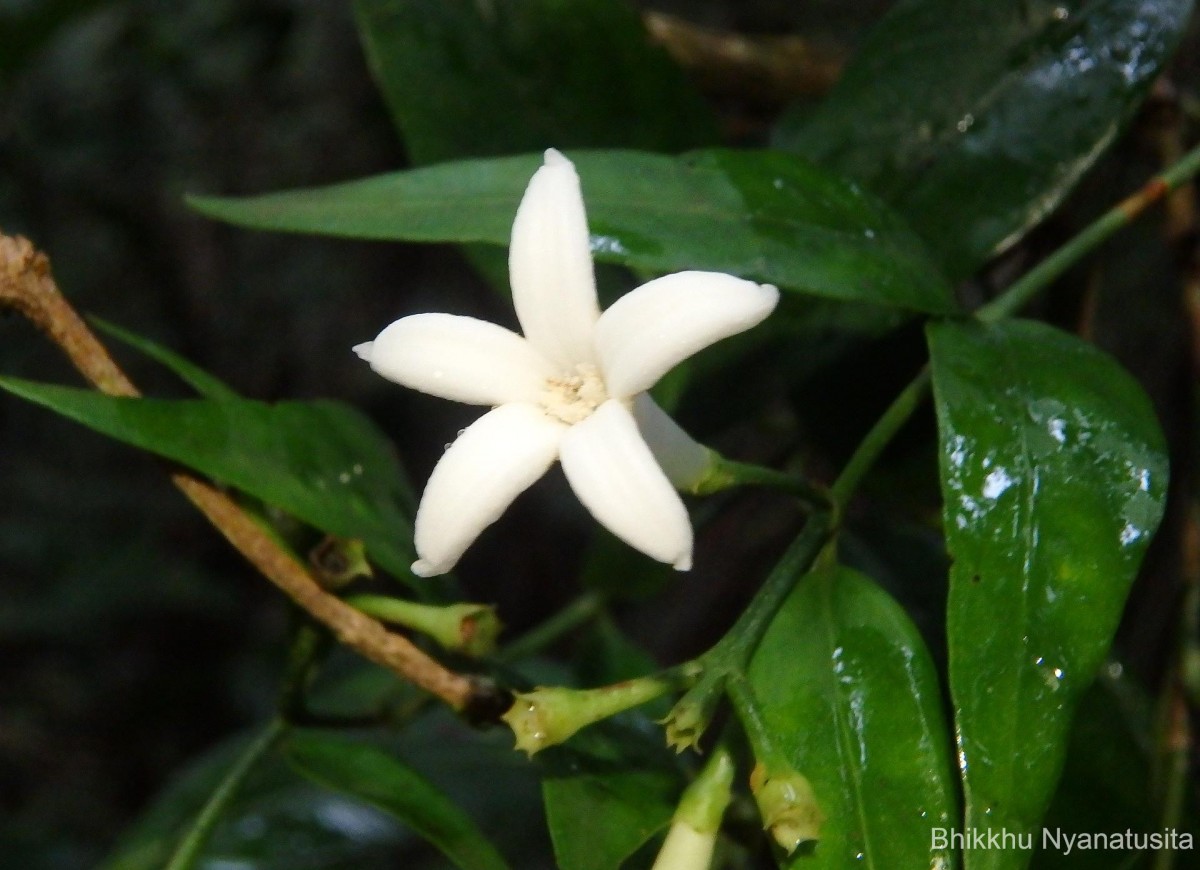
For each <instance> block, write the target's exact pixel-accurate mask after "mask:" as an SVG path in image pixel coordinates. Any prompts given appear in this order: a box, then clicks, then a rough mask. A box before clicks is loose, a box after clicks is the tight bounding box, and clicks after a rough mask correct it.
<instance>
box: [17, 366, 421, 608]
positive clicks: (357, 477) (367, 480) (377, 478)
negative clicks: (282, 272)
mask: <svg viewBox="0 0 1200 870" xmlns="http://www.w3.org/2000/svg"><path fill="white" fill-rule="evenodd" d="M0 389H4V390H7V391H8V392H10V393H12V394H14V395H17V396H20V397H22V398H24V399H28V400H29V401H31V402H35V403H36V404H39V405H42V406H43V407H46V408H49V409H50V410H52V411H55V412H56V413H59V414H62V415H63V416H65V417H69V418H70V419H72V420H75V421H77V422H79V423H82V424H83V425H85V426H87V427H88V428H90V429H94V430H96V431H97V432H101V433H103V434H105V435H108V436H109V437H112V438H116V439H117V440H119V441H124V442H125V443H127V444H132V445H133V446H135V447H140V448H142V449H143V450H148V451H150V452H152V453H156V454H158V455H159V456H163V457H165V458H167V459H171V460H174V461H176V462H179V463H181V464H183V465H186V466H187V467H189V468H192V469H194V470H196V471H198V472H200V473H201V474H204V475H207V476H209V477H211V478H213V479H214V480H216V481H218V482H219V483H222V484H227V485H229V486H232V487H234V488H236V489H239V490H241V491H242V492H245V493H248V494H249V495H252V496H254V497H255V498H258V499H261V500H262V501H264V502H267V503H268V504H272V505H275V506H276V507H279V508H281V509H282V510H284V511H286V512H288V513H290V514H292V515H294V516H296V517H297V518H299V519H300V520H302V521H304V522H306V523H308V524H309V525H312V526H315V527H316V528H318V529H321V530H322V531H324V532H327V533H329V534H331V535H337V536H338V537H343V538H359V539H361V540H363V541H364V542H365V543H366V546H367V554H368V556H369V557H370V558H371V559H372V560H373V561H374V562H376V563H377V564H378V565H379V566H380V567H382V568H383V569H384V570H386V571H388V572H389V573H391V574H393V575H394V576H396V577H397V578H399V579H401V580H404V581H405V582H406V583H408V584H409V585H410V586H412V587H413V588H414V589H417V590H419V591H422V592H425V593H429V592H430V591H432V590H433V589H434V588H435V586H434V585H433V584H430V583H428V582H427V581H423V580H421V578H418V577H415V576H414V575H412V574H411V573H410V572H409V570H408V566H409V565H410V564H411V563H412V560H413V558H414V557H413V554H412V551H411V541H412V527H411V524H410V523H409V521H408V519H407V518H406V516H405V514H404V512H403V510H402V509H401V507H400V505H402V504H404V500H405V496H404V491H405V486H406V484H405V482H404V478H403V474H402V472H401V470H400V467H399V465H398V463H397V462H396V458H395V455H394V454H393V451H392V447H391V445H390V444H389V443H388V441H387V440H386V439H385V438H384V437H383V436H382V435H381V434H380V433H379V431H378V430H377V429H376V428H375V427H374V425H373V424H372V423H371V422H370V421H369V420H368V419H367V418H366V417H364V416H363V415H362V414H360V413H359V412H358V411H356V410H354V409H353V408H351V407H349V406H347V405H343V404H341V403H338V402H331V401H313V402H280V403H278V404H275V405H268V404H266V403H263V402H255V401H251V400H249V399H237V400H221V401H214V400H205V399H183V400H166V399H131V398H116V397H113V396H105V395H102V394H100V393H95V392H92V391H90V390H81V389H74V388H71V387H60V386H54V385H51V384H41V383H36V382H33V381H26V380H21V379H17V378H0Z"/></svg>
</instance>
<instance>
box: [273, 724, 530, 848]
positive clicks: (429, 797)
mask: <svg viewBox="0 0 1200 870" xmlns="http://www.w3.org/2000/svg"><path fill="white" fill-rule="evenodd" d="M283 751H284V754H285V755H286V756H287V758H288V760H289V761H290V762H291V763H292V764H293V766H295V767H296V769H297V770H299V771H300V772H301V773H303V774H304V775H305V776H307V777H308V778H309V779H311V780H313V781H314V782H317V783H319V784H321V785H324V786H327V787H328V788H332V789H334V790H336V791H339V792H342V793H343V794H348V795H351V796H353V797H355V798H358V799H359V800H362V801H365V802H366V803H369V804H371V805H372V806H374V807H378V808H379V809H381V810H383V811H384V812H387V813H390V814H391V815H393V816H395V817H396V818H398V819H400V820H401V821H403V822H404V823H405V824H406V825H409V826H410V827H412V829H413V830H414V831H416V832H417V833H419V834H420V835H421V836H422V837H424V838H425V839H427V840H429V841H430V842H431V843H433V844H434V845H436V846H437V847H438V848H439V849H441V850H442V852H443V853H445V855H446V856H447V857H448V858H450V860H452V861H453V862H454V863H455V864H456V865H457V866H459V867H461V868H463V870H494V868H506V867H507V866H508V864H507V863H506V862H505V861H504V859H503V858H502V857H501V856H500V853H499V852H497V851H496V849H495V847H494V846H493V845H492V844H491V843H490V842H488V840H487V839H486V838H485V837H484V836H483V835H482V834H481V833H480V832H479V830H478V829H477V828H476V827H475V824H474V823H473V822H472V821H471V819H470V818H469V817H468V816H467V815H466V814H465V813H464V812H463V811H462V810H461V809H459V808H458V807H457V806H456V805H455V804H454V803H453V802H451V801H450V799H449V798H447V797H446V796H445V795H443V794H442V793H441V792H440V791H438V790H437V789H436V788H434V787H433V786H432V785H431V784H430V783H429V782H428V781H427V780H425V779H424V778H423V777H422V776H421V775H420V774H418V773H417V772H416V771H414V770H412V769H411V768H409V767H407V766H406V765H404V764H403V763H401V762H400V761H399V760H397V759H396V758H395V757H394V756H392V755H389V754H387V753H385V752H382V751H381V750H379V749H376V748H375V747H373V746H368V745H365V744H362V743H355V742H353V741H350V740H346V739H345V738H342V737H334V736H332V735H330V734H325V733H322V732H312V731H306V732H296V733H293V734H292V735H290V736H289V737H288V739H287V742H286V743H285V744H284V747H283Z"/></svg>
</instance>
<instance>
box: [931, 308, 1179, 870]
mask: <svg viewBox="0 0 1200 870" xmlns="http://www.w3.org/2000/svg"><path fill="white" fill-rule="evenodd" d="M929 342H930V348H931V353H932V366H933V385H934V396H935V399H936V407H937V415H938V426H939V433H940V436H939V437H940V453H941V456H940V466H941V478H942V494H943V498H944V500H945V508H944V521H945V532H946V540H947V546H948V548H949V551H950V555H951V557H952V558H953V560H954V563H953V567H952V568H951V574H950V597H949V604H948V615H947V636H948V644H949V656H950V665H949V669H950V689H951V694H952V696H953V699H954V704H955V708H956V724H957V729H958V742H959V763H960V768H961V770H962V776H963V788H964V791H965V796H966V817H965V819H964V826H965V827H966V828H974V829H975V830H981V831H982V830H988V829H1003V830H1006V831H1009V832H1013V833H1018V832H1032V831H1035V830H1036V829H1037V827H1038V825H1039V823H1040V820H1041V818H1042V815H1043V813H1044V812H1045V810H1046V806H1047V804H1048V803H1049V801H1050V798H1051V796H1052V795H1053V793H1054V788H1055V784H1056V782H1057V780H1058V777H1059V773H1060V771H1061V769H1062V763H1063V755H1064V751H1065V746H1066V739H1067V733H1068V729H1069V727H1070V723H1071V717H1072V714H1073V712H1074V709H1075V706H1076V704H1077V702H1078V700H1079V698H1080V696H1081V695H1082V693H1083V692H1084V691H1085V690H1086V689H1087V687H1088V685H1089V684H1090V683H1091V682H1092V679H1093V677H1094V676H1095V674H1096V671H1097V668H1099V666H1100V664H1101V663H1102V662H1103V660H1104V657H1105V655H1106V653H1107V652H1108V648H1109V645H1110V643H1111V641H1112V637H1113V633H1114V632H1115V630H1116V627H1117V622H1118V620H1119V618H1120V615H1121V611H1122V608H1123V605H1124V602H1125V596H1126V594H1127V593H1128V591H1129V586H1130V584H1131V583H1132V581H1133V578H1134V575H1135V573H1136V572H1137V568H1138V565H1139V563H1140V562H1141V558H1142V555H1143V553H1144V552H1145V549H1146V545H1147V544H1148V543H1149V541H1150V538H1151V536H1152V535H1153V534H1154V531H1155V529H1156V527H1157V526H1158V522H1159V519H1160V518H1161V515H1162V510H1163V501H1164V498H1165V493H1166V484H1167V459H1166V455H1165V452H1164V446H1163V440H1162V435H1161V433H1160V431H1159V428H1158V424H1157V422H1156V421H1155V418H1154V414H1153V411H1152V410H1151V408H1150V404H1149V402H1148V401H1147V399H1146V397H1145V395H1143V393H1142V392H1141V390H1140V389H1139V388H1138V386H1137V385H1136V384H1135V383H1134V382H1133V379H1132V378H1130V377H1129V375H1128V374H1126V373H1125V372H1124V371H1123V370H1122V369H1121V368H1120V367H1118V366H1117V365H1116V363H1114V362H1113V360H1112V359H1110V358H1109V357H1107V356H1106V355H1105V354H1103V353H1101V352H1100V351H1098V350H1097V349H1095V348H1094V347H1092V346H1090V345H1088V344H1085V343H1084V342H1082V341H1080V340H1079V339H1076V338H1075V337H1073V336H1070V335H1067V334H1065V333H1062V332H1059V331H1058V330H1055V329H1053V328H1051V327H1049V326H1046V325H1044V324H1039V323H1032V322H1024V321H1009V322H1004V323H999V324H994V325H981V324H966V323H943V324H938V325H933V326H931V327H930V328H929ZM1016 758H1019V759H1020V764H1014V762H1013V760H1014V759H1016ZM1028 859H1029V854H1028V852H1026V851H1022V850H1019V849H1009V850H998V849H991V850H969V851H968V859H967V866H968V867H970V868H1005V867H1022V866H1024V865H1025V863H1026V862H1027V861H1028Z"/></svg>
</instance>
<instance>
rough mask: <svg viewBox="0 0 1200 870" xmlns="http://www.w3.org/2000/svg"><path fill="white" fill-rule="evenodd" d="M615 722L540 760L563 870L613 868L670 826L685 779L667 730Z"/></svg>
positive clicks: (583, 734) (581, 735)
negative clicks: (665, 738) (664, 734)
mask: <svg viewBox="0 0 1200 870" xmlns="http://www.w3.org/2000/svg"><path fill="white" fill-rule="evenodd" d="M643 727H645V728H646V730H644V731H635V730H634V729H633V728H632V727H629V726H626V725H622V724H619V723H616V722H613V721H607V722H602V723H600V724H599V725H596V726H593V727H591V728H588V729H587V730H586V731H583V732H581V733H579V734H577V735H576V736H575V737H573V738H571V740H570V741H569V742H568V743H567V744H566V745H563V746H553V747H551V748H550V749H547V750H545V751H544V752H541V753H539V754H538V760H539V761H540V762H541V763H542V765H543V769H544V771H545V772H544V779H543V785H542V794H543V797H544V798H545V801H546V819H547V822H548V823H549V825H550V837H551V839H552V840H553V841H554V855H555V858H557V860H558V866H559V867H560V868H561V870H611V868H613V867H619V866H620V865H621V862H622V861H624V860H625V859H626V858H628V857H629V856H630V855H632V854H633V853H634V852H636V851H637V850H638V849H639V848H640V847H641V846H642V845H643V844H645V843H646V841H647V840H649V839H650V838H651V837H652V836H654V834H656V833H657V832H658V831H661V830H662V829H664V828H665V827H666V826H667V823H668V822H670V820H671V816H672V815H673V814H674V812H675V804H676V802H677V801H678V800H679V795H680V793H681V792H682V791H683V782H684V781H683V776H682V774H681V772H680V770H679V769H678V767H677V766H676V765H675V763H674V759H673V757H672V755H671V754H670V753H669V752H668V750H667V748H666V745H665V744H664V743H663V742H662V731H661V730H660V729H658V728H657V727H653V728H650V727H648V726H646V725H645V722H644V720H643Z"/></svg>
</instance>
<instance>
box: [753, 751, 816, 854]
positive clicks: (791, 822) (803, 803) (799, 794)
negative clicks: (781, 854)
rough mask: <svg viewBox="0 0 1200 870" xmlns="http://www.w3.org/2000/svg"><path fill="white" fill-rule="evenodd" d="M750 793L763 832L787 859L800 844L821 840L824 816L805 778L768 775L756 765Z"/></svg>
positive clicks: (792, 773)
mask: <svg viewBox="0 0 1200 870" xmlns="http://www.w3.org/2000/svg"><path fill="white" fill-rule="evenodd" d="M750 791H751V792H753V794H754V801H755V803H757V804H758V812H759V814H760V815H761V816H762V819H763V829H764V830H766V831H768V832H769V833H770V834H771V837H772V838H773V839H774V840H775V842H776V843H778V844H779V845H780V846H781V847H782V848H783V849H784V851H786V852H787V853H788V854H789V855H790V854H791V853H792V852H794V851H796V848H797V847H798V846H799V845H800V844H801V843H807V842H810V841H812V840H818V839H820V836H821V834H820V829H821V824H822V823H823V822H824V821H825V814H824V813H822V812H821V808H820V806H818V804H817V797H816V795H815V794H813V790H812V786H811V785H810V784H809V782H808V780H807V779H805V778H804V776H802V775H801V774H799V773H797V772H796V771H794V770H781V771H774V772H771V773H768V772H767V769H766V768H765V767H763V765H762V764H757V765H755V767H754V770H753V772H751V774H750Z"/></svg>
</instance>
